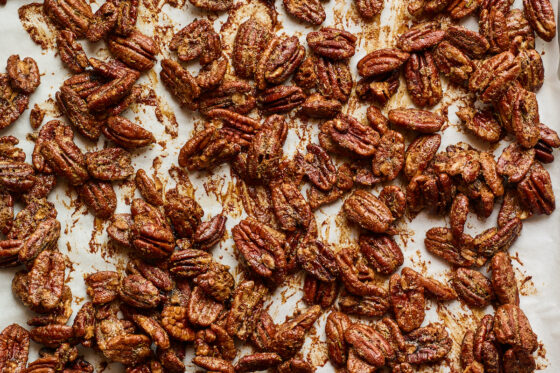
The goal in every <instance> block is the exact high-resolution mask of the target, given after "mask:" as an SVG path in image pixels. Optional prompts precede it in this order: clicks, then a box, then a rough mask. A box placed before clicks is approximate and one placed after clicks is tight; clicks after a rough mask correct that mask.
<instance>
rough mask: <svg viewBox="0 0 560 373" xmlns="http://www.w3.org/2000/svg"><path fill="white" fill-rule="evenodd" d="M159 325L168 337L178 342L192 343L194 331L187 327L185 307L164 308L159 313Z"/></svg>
mask: <svg viewBox="0 0 560 373" xmlns="http://www.w3.org/2000/svg"><path fill="white" fill-rule="evenodd" d="M161 325H162V326H163V328H164V329H165V330H166V331H167V333H169V336H170V337H172V338H175V339H177V340H179V341H184V342H187V341H194V337H195V334H194V331H193V330H192V329H191V328H190V327H189V322H188V320H187V307H182V306H165V307H163V310H162V311H161Z"/></svg>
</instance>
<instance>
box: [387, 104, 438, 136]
mask: <svg viewBox="0 0 560 373" xmlns="http://www.w3.org/2000/svg"><path fill="white" fill-rule="evenodd" d="M388 117H389V122H391V124H393V125H395V126H398V127H400V128H405V129H409V130H412V131H417V132H420V133H433V132H437V131H439V130H440V128H441V126H443V123H444V122H445V119H444V118H443V117H441V116H440V115H438V114H435V113H432V112H430V111H427V110H421V109H405V108H398V109H393V110H390V111H389V116H388Z"/></svg>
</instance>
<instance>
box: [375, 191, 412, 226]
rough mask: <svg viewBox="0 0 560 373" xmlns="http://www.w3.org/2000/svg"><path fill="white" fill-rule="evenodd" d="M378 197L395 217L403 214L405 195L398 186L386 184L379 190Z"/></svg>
mask: <svg viewBox="0 0 560 373" xmlns="http://www.w3.org/2000/svg"><path fill="white" fill-rule="evenodd" d="M378 198H379V200H380V201H381V202H383V203H384V204H385V205H386V206H387V207H388V208H389V210H390V211H391V214H392V215H393V217H394V218H395V219H399V218H401V217H402V216H403V215H404V212H405V209H406V196H405V194H404V193H403V191H402V190H401V188H400V187H398V186H396V185H388V186H386V187H384V188H383V189H382V190H381V192H380V193H379V197H378Z"/></svg>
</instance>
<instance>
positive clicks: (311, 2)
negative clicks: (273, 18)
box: [283, 0, 327, 25]
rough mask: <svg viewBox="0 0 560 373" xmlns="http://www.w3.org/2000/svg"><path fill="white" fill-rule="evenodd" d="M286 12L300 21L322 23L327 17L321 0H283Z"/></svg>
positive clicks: (314, 23) (313, 23)
mask: <svg viewBox="0 0 560 373" xmlns="http://www.w3.org/2000/svg"><path fill="white" fill-rule="evenodd" d="M283 2H284V9H286V13H288V14H289V15H291V16H292V17H294V18H297V19H298V20H300V21H303V22H307V23H309V24H312V25H320V24H321V23H323V21H324V20H325V18H326V17H327V15H326V13H325V9H324V8H323V5H322V4H321V2H320V1H319V0H283Z"/></svg>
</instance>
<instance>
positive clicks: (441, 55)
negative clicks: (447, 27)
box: [434, 40, 474, 84]
mask: <svg viewBox="0 0 560 373" xmlns="http://www.w3.org/2000/svg"><path fill="white" fill-rule="evenodd" d="M434 62H435V63H436V66H437V67H438V69H439V71H440V72H441V73H443V74H444V75H445V76H447V78H448V79H449V80H451V81H452V82H454V83H457V84H465V83H466V82H468V81H469V78H470V75H471V74H472V72H473V71H474V64H473V62H472V61H471V59H470V58H469V57H468V56H467V55H466V54H465V53H463V52H462V51H461V49H459V48H457V47H455V46H453V45H452V44H451V43H449V42H448V41H446V40H444V41H442V42H441V43H439V44H438V46H437V47H436V48H435V49H434Z"/></svg>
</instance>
